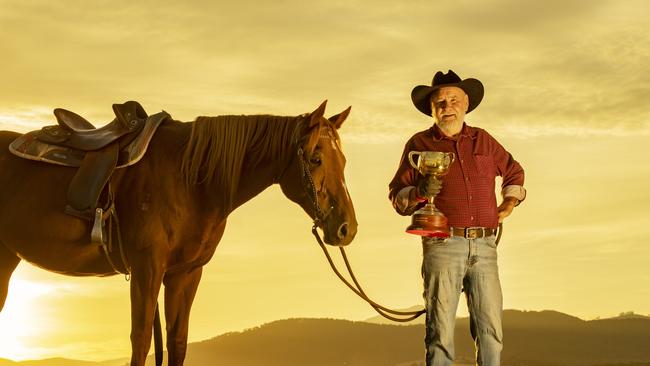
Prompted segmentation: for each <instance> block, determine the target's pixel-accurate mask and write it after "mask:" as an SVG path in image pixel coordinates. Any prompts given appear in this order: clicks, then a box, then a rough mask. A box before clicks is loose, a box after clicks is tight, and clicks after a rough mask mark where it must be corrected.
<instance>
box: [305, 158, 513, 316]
mask: <svg viewBox="0 0 650 366" xmlns="http://www.w3.org/2000/svg"><path fill="white" fill-rule="evenodd" d="M298 158H299V160H300V170H301V172H302V179H303V187H304V188H305V191H306V193H307V195H308V196H309V198H310V200H311V203H312V205H313V206H314V224H313V226H312V228H311V232H312V234H313V235H314V237H315V238H316V241H317V242H318V245H319V246H320V247H321V249H322V250H323V253H324V254H325V257H326V258H327V262H328V263H329V264H330V267H331V268H332V270H333V271H334V273H335V274H336V276H337V277H338V278H339V279H340V280H341V282H343V283H344V284H345V285H346V286H347V287H348V288H349V289H350V290H352V292H354V293H355V294H357V296H359V297H360V298H362V299H363V300H365V301H366V302H367V303H368V304H369V305H370V306H371V307H372V308H373V309H375V311H376V312H377V313H378V314H379V315H381V316H383V317H384V318H386V319H389V320H392V321H395V322H400V323H406V322H409V321H411V320H415V319H417V318H418V317H419V316H420V315H422V314H424V313H425V312H426V310H425V309H420V310H416V311H398V310H393V309H390V308H387V307H385V306H382V305H380V304H378V303H376V302H375V301H373V300H372V299H370V297H368V295H366V293H365V291H364V290H363V288H362V287H361V284H359V281H358V280H357V278H356V276H355V275H354V271H353V270H352V266H351V265H350V261H349V260H348V256H347V254H346V253H345V249H344V248H343V247H339V250H340V252H341V257H343V261H344V262H345V268H346V269H347V271H348V274H349V276H350V278H351V279H352V282H353V284H352V283H350V281H348V280H347V279H346V278H345V277H344V276H343V275H342V274H341V272H340V271H339V270H338V268H336V265H335V264H334V261H333V260H332V257H331V256H330V253H329V251H328V250H327V247H326V246H325V243H323V240H322V239H321V237H320V234H319V233H318V225H319V224H320V223H322V222H324V220H325V218H326V217H327V215H329V213H330V212H331V211H332V207H330V209H329V211H328V212H327V213H325V212H324V210H323V208H322V207H321V205H320V203H319V202H318V192H317V190H316V185H315V184H314V179H313V177H312V175H311V171H310V170H309V162H308V161H307V159H306V158H305V154H304V151H303V149H302V147H299V148H298ZM502 232H503V226H502V224H501V223H499V230H498V234H497V238H496V244H497V245H498V244H499V241H501V233H502Z"/></svg>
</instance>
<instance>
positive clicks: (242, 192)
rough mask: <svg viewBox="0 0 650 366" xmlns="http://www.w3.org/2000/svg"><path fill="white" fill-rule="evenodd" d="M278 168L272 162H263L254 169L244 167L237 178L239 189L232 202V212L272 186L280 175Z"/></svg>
mask: <svg viewBox="0 0 650 366" xmlns="http://www.w3.org/2000/svg"><path fill="white" fill-rule="evenodd" d="M278 167H279V165H278V164H274V163H273V162H267V163H264V162H263V163H261V164H258V165H257V166H256V167H247V166H244V167H243V169H242V173H241V177H240V178H239V187H238V188H237V195H236V197H235V200H234V202H233V210H234V209H235V208H237V207H239V206H241V205H243V204H244V203H246V202H248V201H249V200H251V199H252V198H253V197H255V196H257V195H258V194H260V193H262V191H264V190H265V189H266V188H268V187H270V186H271V185H273V183H274V181H275V179H276V177H277V176H278V175H279V173H280V172H279V171H278Z"/></svg>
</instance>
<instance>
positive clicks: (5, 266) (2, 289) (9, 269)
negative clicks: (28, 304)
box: [0, 243, 20, 311]
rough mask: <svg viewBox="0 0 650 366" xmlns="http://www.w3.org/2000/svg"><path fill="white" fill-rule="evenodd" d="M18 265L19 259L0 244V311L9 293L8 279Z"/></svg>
mask: <svg viewBox="0 0 650 366" xmlns="http://www.w3.org/2000/svg"><path fill="white" fill-rule="evenodd" d="M18 263H20V258H18V256H16V254H14V253H13V252H11V251H10V250H9V249H7V247H5V246H4V245H3V244H2V243H0V311H2V308H4V306H5V300H7V293H8V292H9V279H10V278H11V274H12V273H14V270H15V269H16V267H17V266H18Z"/></svg>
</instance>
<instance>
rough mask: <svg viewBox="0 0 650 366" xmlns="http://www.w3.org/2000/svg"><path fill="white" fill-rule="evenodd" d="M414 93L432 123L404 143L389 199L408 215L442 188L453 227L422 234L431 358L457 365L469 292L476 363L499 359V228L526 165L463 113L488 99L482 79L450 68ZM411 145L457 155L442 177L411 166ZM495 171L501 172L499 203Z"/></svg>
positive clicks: (517, 196)
mask: <svg viewBox="0 0 650 366" xmlns="http://www.w3.org/2000/svg"><path fill="white" fill-rule="evenodd" d="M411 98H412V100H413V104H415V107H416V108H417V109H418V110H419V111H420V112H422V113H424V114H426V115H427V116H432V117H433V119H434V121H435V123H434V124H433V126H432V127H430V128H429V129H427V130H424V131H421V132H418V133H416V134H415V135H413V136H412V137H411V138H410V139H409V140H408V142H407V143H406V146H405V148H404V153H403V154H402V159H401V161H400V165H399V168H398V169H397V172H396V173H395V177H394V178H393V180H392V181H391V182H390V185H389V188H390V193H389V198H390V199H391V201H392V203H393V206H394V207H395V210H396V211H397V212H398V213H399V214H401V215H411V214H412V213H413V212H414V211H415V210H417V209H418V208H420V207H422V205H423V204H424V203H423V201H425V199H423V197H426V196H430V195H432V194H437V196H436V198H435V203H436V207H437V208H438V209H439V210H440V211H441V212H443V213H444V214H445V215H446V216H447V218H448V220H449V226H450V231H451V236H450V237H449V238H448V239H446V240H445V239H439V238H433V237H431V238H430V237H422V247H423V252H424V254H423V263H422V276H423V278H424V300H425V305H426V306H425V308H426V337H425V344H426V364H427V366H442V365H447V366H451V365H452V363H453V359H454V325H455V320H456V308H457V307H458V300H459V297H460V293H461V292H465V295H466V297H467V305H468V308H469V314H470V330H471V333H472V337H473V338H474V341H475V344H476V349H477V356H476V358H477V362H478V364H479V365H482V366H496V365H499V363H500V353H501V349H502V339H503V337H502V330H501V313H502V295H501V285H500V283H499V274H498V268H497V247H496V242H495V241H496V237H495V233H496V229H497V227H498V224H499V223H500V222H502V221H503V219H504V218H506V217H507V216H509V215H510V214H511V213H512V210H513V208H514V207H515V206H517V205H518V204H519V202H521V201H523V199H524V198H525V196H526V191H525V190H524V188H523V184H524V171H523V169H522V168H521V166H520V165H519V163H517V162H516V161H515V160H514V159H513V158H512V155H510V153H508V152H507V151H506V150H505V149H504V148H503V146H501V145H500V144H499V143H498V142H497V141H496V140H495V139H494V138H493V137H492V136H490V135H489V134H488V133H487V132H486V131H484V130H482V129H480V128H477V127H471V126H469V125H467V124H466V123H465V115H466V114H467V113H469V112H471V111H472V110H474V109H475V108H476V107H477V106H478V105H479V103H480V102H481V100H482V99H483V84H482V83H481V82H480V81H478V80H476V79H471V78H470V79H465V80H461V78H460V77H459V76H458V75H456V74H455V73H454V72H453V71H451V70H449V72H448V73H446V74H444V73H442V72H437V73H436V75H435V76H434V78H433V82H432V84H431V86H429V85H419V86H416V87H415V88H414V89H413V91H412V92H411ZM410 151H442V152H453V153H454V154H455V155H456V159H455V161H454V162H453V164H452V165H451V167H450V169H449V173H448V174H447V175H445V176H444V177H442V178H441V180H442V184H440V183H436V182H435V181H432V180H427V179H424V177H422V176H421V175H419V174H418V172H417V171H416V170H415V169H413V168H412V167H411V165H410V164H409V161H408V153H409V152H410ZM496 176H501V177H502V178H503V184H502V189H501V194H502V196H503V201H502V203H501V204H500V205H499V206H498V207H497V202H496V195H495V189H494V188H495V187H494V185H495V178H496Z"/></svg>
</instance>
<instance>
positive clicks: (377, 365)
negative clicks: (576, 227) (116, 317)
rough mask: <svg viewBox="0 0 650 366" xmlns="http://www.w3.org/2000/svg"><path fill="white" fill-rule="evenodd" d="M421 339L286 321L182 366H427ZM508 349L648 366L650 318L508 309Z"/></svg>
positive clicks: (461, 327)
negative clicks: (592, 316) (592, 317)
mask: <svg viewBox="0 0 650 366" xmlns="http://www.w3.org/2000/svg"><path fill="white" fill-rule="evenodd" d="M420 322H421V321H420ZM455 338H456V362H457V364H458V365H471V364H473V361H472V360H473V358H474V346H473V343H472V339H471V338H470V336H469V320H468V319H467V318H459V319H458V320H457V323H456V335H455ZM423 339H424V327H423V325H422V324H421V323H419V324H411V325H393V324H380V323H377V319H375V318H371V319H369V320H368V321H363V322H361V321H356V322H355V321H349V320H339V319H285V320H279V321H275V322H271V323H267V324H264V325H261V326H259V327H255V328H251V329H247V330H244V331H242V332H231V333H226V334H222V335H220V336H217V337H215V338H212V339H208V340H205V341H201V342H195V343H190V344H189V345H188V352H187V358H186V362H185V365H186V366H206V365H210V366H211V365H217V366H218V365H228V366H259V365H266V366H276V365H277V366H280V365H282V366H298V365H300V366H304V365H309V366H343V365H345V366H370V365H372V366H422V365H423V361H422V359H423ZM504 343H505V345H504V349H503V353H502V365H503V366H650V317H644V316H635V315H633V314H626V315H624V316H620V317H616V318H608V319H596V320H582V319H579V318H576V317H573V316H570V315H567V314H563V313H560V312H556V311H540V312H537V311H518V310H506V311H505V312H504ZM149 364H150V365H153V360H151V359H150V360H149V362H148V365H149ZM124 365H128V360H127V359H126V358H123V359H116V360H110V361H104V362H87V361H76V360H67V359H48V360H39V361H22V362H13V361H8V360H2V359H0V366H124Z"/></svg>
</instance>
